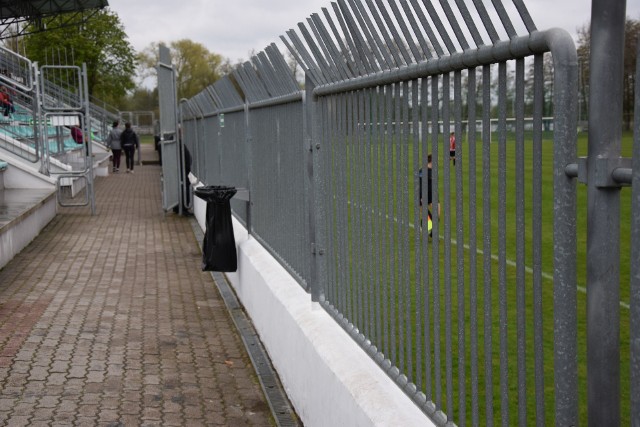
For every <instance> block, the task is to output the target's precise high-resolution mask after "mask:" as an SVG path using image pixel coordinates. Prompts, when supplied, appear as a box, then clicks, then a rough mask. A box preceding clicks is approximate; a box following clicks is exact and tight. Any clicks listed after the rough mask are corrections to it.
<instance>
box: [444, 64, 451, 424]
mask: <svg viewBox="0 0 640 427" xmlns="http://www.w3.org/2000/svg"><path fill="white" fill-rule="evenodd" d="M450 104H451V75H450V73H445V74H443V76H442V144H443V147H446V146H447V145H448V142H449V135H450V133H451V112H450V110H451V105H450ZM442 165H443V174H444V178H443V180H442V181H443V192H444V206H443V212H444V305H445V306H444V309H445V315H444V318H445V326H444V327H445V341H444V342H445V355H446V357H445V359H446V360H445V362H446V378H447V412H448V414H453V412H454V411H453V342H452V340H453V336H452V334H453V331H452V311H451V310H452V297H451V286H452V284H451V282H452V281H451V244H452V242H451V211H452V208H451V166H450V162H449V150H448V149H447V148H444V149H443V150H442Z"/></svg>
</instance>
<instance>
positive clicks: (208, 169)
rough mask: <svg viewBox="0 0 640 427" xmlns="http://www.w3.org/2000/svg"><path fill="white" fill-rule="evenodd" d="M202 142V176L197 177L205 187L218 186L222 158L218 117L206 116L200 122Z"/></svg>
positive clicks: (220, 180)
mask: <svg viewBox="0 0 640 427" xmlns="http://www.w3.org/2000/svg"><path fill="white" fill-rule="evenodd" d="M202 127H203V132H204V133H205V134H206V139H205V140H204V159H205V160H204V174H203V175H201V176H199V177H200V179H201V180H202V181H203V182H204V183H205V184H207V185H220V183H221V182H222V158H221V155H220V153H221V152H222V148H221V138H220V117H219V116H218V115H212V116H206V117H205V118H204V120H202Z"/></svg>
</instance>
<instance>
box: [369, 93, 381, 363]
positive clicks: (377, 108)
mask: <svg viewBox="0 0 640 427" xmlns="http://www.w3.org/2000/svg"><path fill="white" fill-rule="evenodd" d="M370 97H371V103H372V105H371V117H372V118H371V120H372V121H371V132H372V135H371V137H372V145H373V147H372V150H373V159H372V161H373V179H372V183H373V192H374V194H373V197H374V202H373V215H374V216H373V221H372V223H373V224H372V229H373V230H372V231H373V245H372V247H373V255H372V256H373V259H374V260H375V261H374V263H373V275H374V277H373V280H374V285H375V291H374V296H373V301H374V302H375V306H374V310H375V312H374V318H375V325H376V326H375V332H374V333H375V338H376V339H375V343H376V347H377V349H378V351H382V339H381V338H382V309H381V304H380V299H381V298H382V284H383V269H382V263H381V262H380V260H381V259H383V256H384V255H383V254H384V252H383V250H382V246H381V241H382V239H381V235H382V229H383V228H382V227H383V222H382V211H383V208H382V203H381V202H382V196H381V195H382V187H381V186H382V182H383V181H382V175H381V171H382V167H381V163H382V159H381V157H382V156H381V154H382V153H381V151H380V150H381V148H382V144H381V136H380V122H381V117H382V114H380V112H381V107H382V105H383V103H382V102H380V87H376V88H373V89H371V92H370ZM372 341H373V340H372Z"/></svg>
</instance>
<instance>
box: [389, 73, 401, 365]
mask: <svg viewBox="0 0 640 427" xmlns="http://www.w3.org/2000/svg"><path fill="white" fill-rule="evenodd" d="M388 88H389V91H388V92H387V132H388V144H389V150H390V152H389V156H388V161H389V166H388V167H389V170H390V177H389V178H390V179H389V215H388V217H387V218H389V219H388V221H389V249H388V253H389V260H390V262H389V277H390V279H391V280H390V284H389V323H390V330H389V341H390V345H391V361H392V363H393V364H394V365H397V361H398V359H397V358H396V338H397V336H396V302H397V294H398V292H397V286H396V284H397V281H396V277H397V275H396V274H397V271H398V269H397V268H396V257H397V255H396V253H395V248H396V247H397V245H396V244H395V242H396V237H395V236H396V233H395V228H396V227H395V221H394V220H393V219H394V218H395V215H396V209H395V198H396V197H395V193H396V191H395V189H397V188H398V187H397V184H396V183H395V175H396V174H397V170H395V171H394V165H393V159H394V158H396V157H397V153H396V132H395V124H394V121H395V120H396V118H397V115H396V114H395V101H396V98H397V97H398V92H397V86H396V85H389V86H388Z"/></svg>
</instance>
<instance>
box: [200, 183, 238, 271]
mask: <svg viewBox="0 0 640 427" xmlns="http://www.w3.org/2000/svg"><path fill="white" fill-rule="evenodd" d="M194 193H195V195H196V196H198V197H200V198H201V199H202V200H204V201H205V202H207V219H206V225H207V229H206V231H205V234H204V241H203V243H202V247H203V249H202V271H225V272H233V271H236V270H237V269H238V256H237V254H236V240H235V237H234V235H233V224H232V222H231V202H230V200H231V198H232V197H233V196H234V195H235V194H236V189H235V188H234V187H226V186H223V185H208V186H204V187H199V188H196V189H195V190H194Z"/></svg>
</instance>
